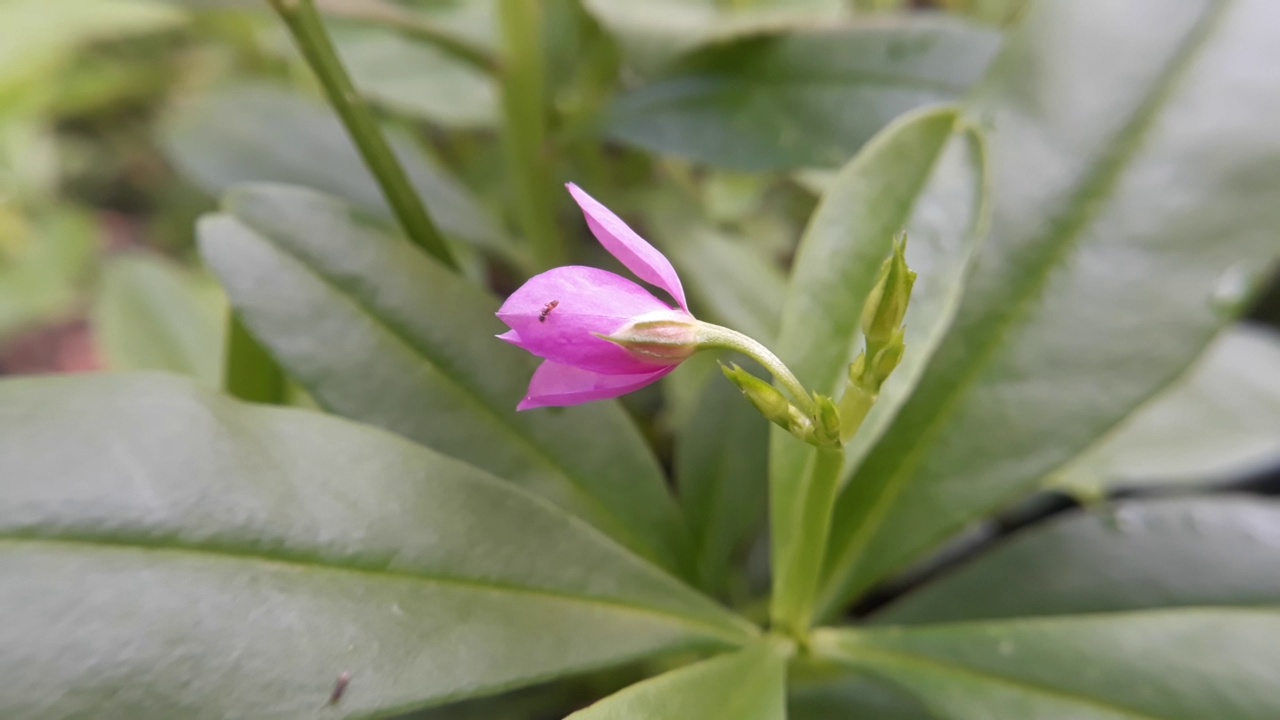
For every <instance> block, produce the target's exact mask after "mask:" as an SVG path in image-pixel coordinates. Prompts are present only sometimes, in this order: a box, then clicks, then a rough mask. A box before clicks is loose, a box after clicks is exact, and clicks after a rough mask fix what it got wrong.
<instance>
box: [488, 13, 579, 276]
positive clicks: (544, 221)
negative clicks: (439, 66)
mask: <svg viewBox="0 0 1280 720" xmlns="http://www.w3.org/2000/svg"><path fill="white" fill-rule="evenodd" d="M499 13H500V18H499V19H500V22H501V25H502V38H503V42H504V45H505V47H506V52H505V56H504V57H503V61H502V112H503V122H502V136H503V142H504V145H505V147H506V154H507V158H508V162H509V163H510V165H511V180H512V182H513V183H514V184H515V189H516V206H517V209H518V211H519V221H520V227H521V230H522V231H523V232H524V235H525V238H526V239H527V241H528V242H529V245H530V247H531V248H532V249H533V256H534V260H535V261H536V262H537V263H538V265H539V266H541V267H542V268H544V269H545V268H551V267H555V266H557V265H563V264H564V263H565V256H564V245H563V243H562V242H561V239H560V233H559V232H558V231H557V229H556V223H555V202H554V200H553V197H552V195H551V192H552V189H553V188H554V186H555V180H554V178H553V177H552V174H551V165H550V162H549V159H548V157H547V150H548V146H547V102H546V87H545V86H546V78H545V75H546V72H545V67H544V65H545V62H544V59H543V53H542V3H541V2H540V0H501V2H500V5H499Z"/></svg>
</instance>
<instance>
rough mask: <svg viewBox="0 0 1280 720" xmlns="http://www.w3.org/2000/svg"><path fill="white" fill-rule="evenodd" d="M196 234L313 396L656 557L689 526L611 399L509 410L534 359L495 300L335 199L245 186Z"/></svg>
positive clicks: (250, 319)
mask: <svg viewBox="0 0 1280 720" xmlns="http://www.w3.org/2000/svg"><path fill="white" fill-rule="evenodd" d="M226 208H227V210H226V212H225V213H223V214H219V215H215V216H212V217H207V218H205V219H203V220H202V221H201V223H200V226H199V236H200V248H201V252H202V253H203V254H204V257H205V260H206V262H207V263H208V264H209V266H210V267H211V268H212V269H213V272H214V273H215V274H216V275H217V276H218V277H219V279H221V281H222V283H223V285H224V286H225V287H226V289H227V292H228V294H229V295H230V297H231V303H232V305H233V306H234V307H235V308H236V310H237V311H239V312H240V313H241V314H242V315H243V317H244V321H245V323H246V325H247V326H248V327H249V329H250V330H252V331H253V333H254V335H255V336H256V337H257V338H258V339H259V340H260V341H262V342H263V343H264V344H265V345H266V346H267V347H268V348H269V349H270V350H271V352H272V353H273V354H274V355H275V356H276V358H277V359H278V360H279V361H280V363H281V364H282V365H283V366H284V367H285V369H286V370H287V371H288V373H289V375H290V377H291V378H293V379H294V380H295V381H297V382H298V383H299V384H300V385H302V387H303V388H305V389H306V390H307V391H308V392H309V393H310V394H311V395H312V396H313V397H314V398H315V399H316V401H317V402H319V403H320V404H321V405H322V406H324V407H326V408H328V409H330V410H332V411H334V412H337V413H338V414H341V415H345V416H347V417H351V418H354V419H357V420H361V421H363V422H367V423H370V424H372V425H377V426H379V427H383V428H387V429H389V430H393V431H395V432H398V433H400V434H401V435H404V436H405V437H408V438H410V439H413V440H416V441H418V442H421V443H423V444H425V445H427V446H429V447H432V448H435V449H437V450H440V451H442V452H444V453H446V454H449V455H452V456H455V457H458V458H460V459H463V460H465V461H467V462H470V463H472V464H474V465H476V466H477V467H481V468H484V469H486V470H488V471H490V472H492V473H494V474H495V475H498V476H499V477H503V478H505V479H508V480H511V481H512V482H515V483H517V484H519V485H522V486H524V487H527V488H529V489H531V490H534V491H535V492H538V493H541V494H543V495H544V496H546V497H549V498H551V499H552V500H553V501H554V502H556V503H557V504H559V505H561V506H563V507H565V508H568V509H570V510H571V511H573V512H575V513H577V514H579V515H581V516H582V517H584V518H586V519H587V520H588V521H589V522H591V523H593V524H595V525H596V526H597V527H599V528H601V529H602V530H604V532H606V533H608V534H610V535H612V536H613V537H615V538H617V539H618V540H619V541H620V542H622V543H623V544H624V545H626V546H628V547H630V548H631V549H633V550H635V551H637V552H639V553H640V554H642V555H644V556H646V557H648V558H650V559H653V560H656V561H657V562H659V563H661V564H663V565H665V566H666V567H668V568H674V567H678V566H679V565H680V563H681V562H683V560H684V558H685V557H686V554H687V550H688V548H687V534H686V532H685V528H684V527H683V525H682V523H681V521H680V517H679V514H678V512H677V510H676V506H675V503H674V502H673V500H672V498H671V497H670V495H669V494H668V493H667V489H666V485H665V480H664V478H663V476H662V472H661V470H660V468H659V467H658V464H657V462H656V461H655V459H654V458H653V456H652V454H651V453H650V452H649V450H648V448H647V447H646V446H645V444H644V441H643V439H642V438H641V437H640V434H639V433H638V432H637V431H636V428H635V426H634V425H632V423H631V421H630V419H629V418H628V417H627V416H626V414H625V413H624V412H623V411H622V410H621V408H620V407H618V406H617V405H616V404H614V403H593V404H591V405H588V406H583V407H575V408H567V409H564V410H548V411H545V412H537V413H520V414H517V413H516V411H515V407H516V403H517V402H518V401H519V400H520V399H521V398H522V397H524V393H525V388H526V386H527V384H528V382H529V378H530V377H531V376H532V374H533V368H534V365H535V363H534V358H532V357H531V356H529V355H527V354H526V353H524V352H523V351H521V350H518V349H516V348H513V347H511V346H509V345H507V344H506V343H502V342H500V341H498V340H495V339H494V337H493V336H494V334H496V331H498V330H500V329H501V328H502V326H501V324H500V323H499V322H498V321H497V320H496V319H495V318H494V316H493V313H494V311H495V310H497V308H498V305H499V303H498V300H497V299H496V298H494V297H492V296H490V295H489V294H488V293H486V292H484V291H482V290H479V289H478V288H476V287H474V286H473V285H471V284H469V283H468V282H467V281H465V280H463V279H462V278H459V277H457V276H456V275H453V274H452V273H450V272H448V271H447V270H446V269H445V268H443V267H442V266H440V265H438V264H437V263H435V262H434V261H432V260H431V259H430V258H428V257H426V256H425V255H422V254H421V253H419V252H417V251H416V250H415V249H414V248H413V247H412V246H410V245H408V244H407V243H405V242H402V241H400V240H398V239H394V238H390V237H386V236H383V235H380V234H378V233H376V232H373V231H372V230H370V229H367V228H364V227H361V226H360V225H359V224H358V223H357V222H356V221H355V220H353V218H352V217H351V212H350V210H349V209H348V208H347V207H346V206H345V205H343V204H342V203H340V202H337V201H335V200H332V199H330V198H328V197H326V196H323V195H320V194H318V193H315V192H312V191H309V190H304V189H301V188H289V187H281V186H251V187H248V188H245V189H242V190H239V191H236V192H233V193H232V194H231V195H229V196H228V198H227V200H226Z"/></svg>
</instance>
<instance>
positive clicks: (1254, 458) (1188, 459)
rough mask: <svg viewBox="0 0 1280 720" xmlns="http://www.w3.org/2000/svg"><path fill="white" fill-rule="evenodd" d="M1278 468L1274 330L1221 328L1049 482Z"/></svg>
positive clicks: (1131, 481) (1101, 487)
mask: <svg viewBox="0 0 1280 720" xmlns="http://www.w3.org/2000/svg"><path fill="white" fill-rule="evenodd" d="M1276 465H1280V335H1277V334H1276V332H1275V331H1274V330H1269V329H1266V328H1264V327H1262V326H1255V325H1239V326H1237V327H1234V328H1228V329H1227V330H1225V331H1223V332H1222V334H1220V335H1219V336H1218V337H1217V338H1216V339H1215V340H1214V342H1213V344H1212V345H1210V346H1209V347H1208V348H1207V349H1206V350H1205V353H1204V355H1203V356H1202V357H1201V358H1200V359H1199V360H1197V361H1196V364H1195V366H1194V367H1192V368H1191V369H1190V370H1189V371H1188V374H1187V376H1186V377H1185V378H1183V379H1181V380H1179V381H1178V382H1177V383H1176V384H1174V385H1173V386H1171V387H1170V388H1168V389H1167V390H1165V391H1164V392H1162V393H1160V394H1159V395H1156V396H1155V397H1153V398H1151V400H1149V401H1147V403H1146V404H1145V405H1143V406H1142V407H1141V408H1139V409H1138V411H1137V412H1135V413H1134V414H1133V415H1132V416H1131V417H1130V418H1129V419H1128V420H1126V421H1125V422H1124V423H1123V424H1122V425H1120V426H1119V427H1118V428H1116V429H1115V430H1113V431H1112V432H1111V433H1110V434H1109V435H1106V436H1104V437H1103V438H1102V439H1101V440H1100V441H1099V442H1097V443H1095V444H1094V445H1093V446H1092V447H1090V448H1089V449H1088V451H1086V452H1085V454H1084V455H1082V456H1080V457H1079V458H1077V459H1076V460H1074V461H1072V463H1071V464H1070V465H1068V466H1067V467H1066V468H1064V469H1063V470H1061V471H1059V472H1058V473H1056V474H1055V476H1054V477H1053V479H1052V481H1051V482H1052V484H1053V486H1055V487H1058V488H1061V489H1064V490H1067V491H1074V492H1077V493H1084V494H1087V495H1097V494H1098V493H1101V492H1104V491H1106V490H1108V489H1112V488H1116V487H1123V488H1134V487H1147V486H1167V485H1183V484H1191V483H1203V482H1211V481H1222V480H1231V479H1235V478H1239V477H1242V476H1245V475H1248V474H1250V473H1254V472H1258V471H1260V470H1265V469H1266V468H1269V467H1274V466H1276Z"/></svg>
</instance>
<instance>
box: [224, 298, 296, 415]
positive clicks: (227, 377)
mask: <svg viewBox="0 0 1280 720" xmlns="http://www.w3.org/2000/svg"><path fill="white" fill-rule="evenodd" d="M226 337H227V339H226V349H225V350H224V351H223V363H222V388H223V390H225V391H226V393H227V394H228V395H231V396H232V397H237V398H240V399H241V400H247V401H249V402H256V403H264V404H268V405H282V404H284V401H285V391H286V384H285V376H284V370H282V369H281V368H280V366H279V365H278V364H276V361H275V359H274V358H272V357H271V355H269V354H268V353H267V351H266V350H265V349H264V348H263V347H262V346H261V345H259V344H258V341H257V340H255V339H254V337H253V336H252V335H250V334H249V330H248V329H247V328H245V326H244V323H243V322H242V321H241V320H240V315H239V314H238V313H236V312H234V311H232V312H230V313H228V314H227V335H226Z"/></svg>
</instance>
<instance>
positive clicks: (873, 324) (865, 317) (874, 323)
mask: <svg viewBox="0 0 1280 720" xmlns="http://www.w3.org/2000/svg"><path fill="white" fill-rule="evenodd" d="M915 282H916V274H915V273H914V272H912V270H911V268H909V267H907V236H906V233H903V234H901V235H899V236H898V237H897V238H894V241H893V254H892V255H890V256H889V258H888V259H887V260H885V261H884V265H882V266H880V275H879V277H878V278H877V279H876V285H875V287H874V288H872V290H871V294H870V295H868V296H867V302H866V304H865V305H864V306H863V308H862V333H863V335H865V336H866V338H867V348H868V349H870V350H872V351H873V352H874V351H875V350H877V349H879V348H881V347H883V346H884V345H886V344H888V343H889V342H891V341H892V340H893V335H894V333H895V332H897V330H898V329H899V328H901V327H902V320H903V318H905V317H906V316H907V303H908V302H910V300H911V288H912V286H913V285H915Z"/></svg>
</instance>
